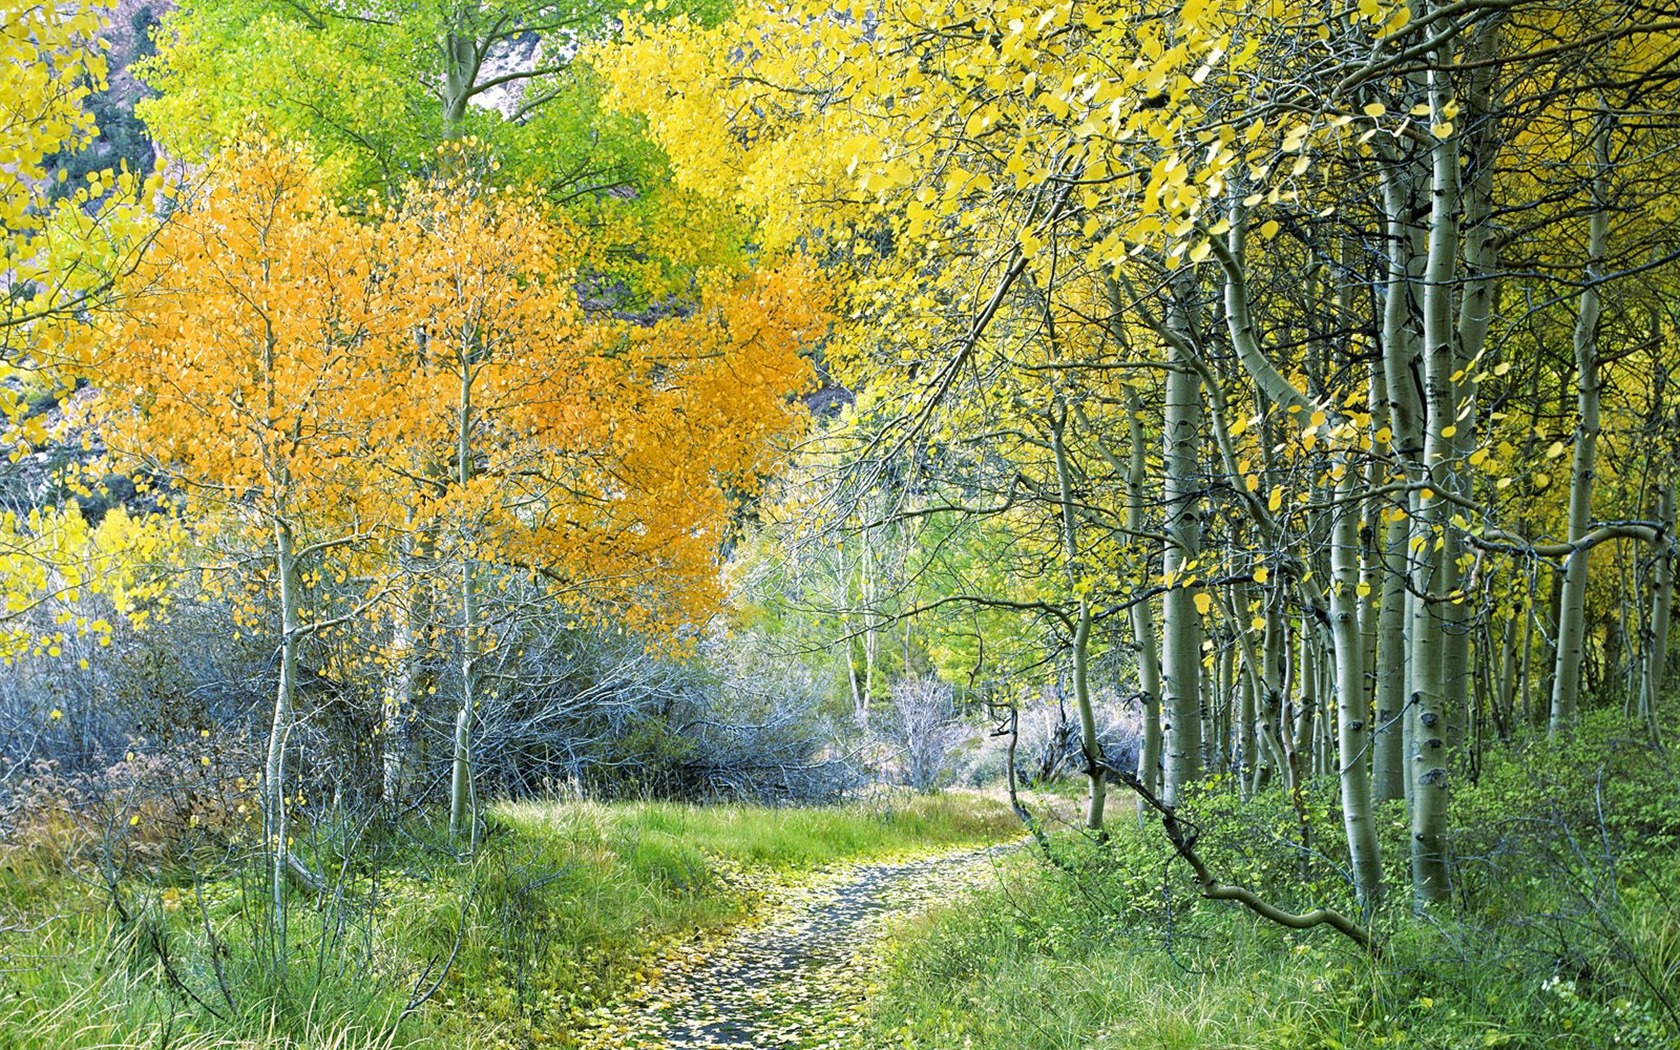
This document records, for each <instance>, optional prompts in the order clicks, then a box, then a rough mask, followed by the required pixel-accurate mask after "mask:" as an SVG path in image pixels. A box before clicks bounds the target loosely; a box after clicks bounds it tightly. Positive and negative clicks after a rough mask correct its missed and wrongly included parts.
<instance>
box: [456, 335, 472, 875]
mask: <svg viewBox="0 0 1680 1050" xmlns="http://www.w3.org/2000/svg"><path fill="white" fill-rule="evenodd" d="M461 354H462V358H461V401H460V416H459V425H460V434H459V435H458V442H459V444H458V445H457V448H456V471H455V480H456V482H457V483H458V484H459V485H460V486H461V487H462V488H463V489H465V488H466V486H467V485H468V484H470V483H471V482H472V479H473V458H472V427H473V398H472V382H473V364H472V361H471V359H470V357H469V356H468V352H467V348H466V347H463V348H462V350H461ZM460 542H461V665H460V666H461V703H460V707H459V708H458V709H457V711H456V713H455V761H454V765H453V768H452V770H451V774H450V779H449V834H450V835H451V837H459V835H460V834H461V831H462V829H463V828H465V829H468V830H469V845H470V846H471V847H473V848H476V847H477V845H478V814H477V813H476V812H474V811H473V809H474V807H473V805H472V803H473V801H474V797H475V795H474V791H473V783H472V729H473V718H474V716H475V714H476V707H477V700H478V697H477V691H478V641H479V639H478V632H479V623H478V566H477V559H476V556H475V555H474V554H473V551H472V544H471V542H470V541H469V539H468V537H467V536H465V535H463V536H462V537H461V541H460Z"/></svg>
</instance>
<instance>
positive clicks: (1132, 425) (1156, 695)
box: [1126, 387, 1161, 816]
mask: <svg viewBox="0 0 1680 1050" xmlns="http://www.w3.org/2000/svg"><path fill="white" fill-rule="evenodd" d="M1126 415H1127V429H1128V432H1129V434H1130V437H1131V455H1130V456H1129V457H1128V459H1127V464H1126V528H1127V529H1128V530H1130V531H1131V534H1132V536H1133V537H1139V536H1141V535H1142V534H1143V530H1144V517H1143V503H1144V486H1145V485H1146V484H1147V482H1148V477H1149V459H1148V457H1149V450H1148V446H1147V445H1146V444H1145V443H1144V433H1143V402H1142V401H1141V400H1140V399H1139V398H1138V395H1137V391H1136V390H1133V389H1132V388H1131V387H1127V388H1126ZM1134 542H1141V540H1134ZM1131 618H1132V638H1133V640H1134V641H1135V642H1136V643H1137V670H1138V700H1139V701H1140V702H1141V703H1142V705H1143V746H1142V748H1140V749H1139V751H1138V769H1137V775H1138V779H1139V780H1141V781H1143V786H1144V787H1146V788H1148V789H1149V790H1150V791H1152V792H1154V793H1155V794H1157V795H1159V794H1160V793H1161V653H1160V641H1159V639H1158V638H1157V637H1156V632H1155V611H1154V606H1153V605H1152V604H1151V603H1149V602H1138V603H1137V604H1136V605H1133V606H1132V610H1131ZM1137 807H1138V814H1139V815H1140V816H1141V815H1142V814H1143V813H1144V811H1145V810H1146V809H1147V808H1148V806H1147V804H1146V803H1145V802H1144V801H1143V799H1141V798H1140V799H1138V801H1137Z"/></svg>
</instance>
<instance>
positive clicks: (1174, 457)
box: [1161, 304, 1202, 806]
mask: <svg viewBox="0 0 1680 1050" xmlns="http://www.w3.org/2000/svg"><path fill="white" fill-rule="evenodd" d="M1172 309H1174V310H1175V311H1176V310H1177V309H1178V308H1177V305H1176V304H1175V305H1174V306H1173V307H1172ZM1174 343H1175V345H1173V346H1172V347H1170V349H1169V354H1170V362H1171V367H1170V368H1169V370H1168V372H1167V405H1166V427H1165V433H1164V434H1163V439H1162V442H1163V452H1164V455H1163V457H1162V458H1163V463H1164V465H1165V480H1164V486H1163V491H1164V495H1165V501H1166V533H1167V543H1166V550H1165V552H1164V555H1163V557H1162V563H1161V570H1162V573H1163V575H1164V576H1165V577H1166V579H1168V580H1169V581H1171V586H1170V587H1169V589H1168V590H1167V592H1166V594H1165V595H1164V596H1163V597H1162V600H1161V608H1162V611H1161V679H1162V704H1161V706H1162V733H1161V740H1162V750H1163V763H1162V766H1163V768H1162V778H1161V798H1162V800H1163V801H1165V802H1166V803H1167V805H1169V806H1172V805H1177V804H1178V800H1179V793H1180V791H1181V790H1182V789H1183V787H1184V786H1185V785H1186V784H1189V783H1190V782H1192V781H1194V780H1196V779H1197V778H1198V777H1200V776H1201V772H1202V770H1201V755H1202V741H1201V728H1202V712H1201V698H1202V689H1201V670H1202V621H1201V614H1200V613H1198V612H1197V611H1196V603H1195V590H1194V588H1191V587H1185V586H1183V577H1184V576H1186V575H1187V574H1188V572H1189V571H1190V570H1186V569H1185V565H1186V564H1187V563H1188V562H1191V561H1193V560H1194V559H1195V557H1196V555H1197V552H1198V551H1199V550H1200V541H1201V514H1200V508H1199V506H1198V504H1199V501H1200V481H1199V480H1198V478H1197V476H1196V475H1197V471H1198V469H1199V466H1198V464H1199V457H1198V452H1199V443H1200V440H1201V429H1202V428H1201V416H1202V411H1201V409H1202V401H1201V384H1200V381H1199V380H1198V377H1197V374H1196V371H1195V369H1194V368H1193V367H1192V366H1191V363H1190V361H1189V359H1188V353H1187V352H1186V348H1185V347H1184V346H1183V345H1182V341H1180V340H1175V341H1174Z"/></svg>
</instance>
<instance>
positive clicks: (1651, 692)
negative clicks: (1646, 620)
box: [1639, 477, 1675, 746]
mask: <svg viewBox="0 0 1680 1050" xmlns="http://www.w3.org/2000/svg"><path fill="white" fill-rule="evenodd" d="M1674 489H1675V481H1674V478H1673V477H1670V478H1669V480H1668V482H1667V483H1666V484H1664V485H1663V486H1662V488H1661V490H1660V495H1659V497H1658V500H1659V502H1658V506H1657V520H1658V521H1660V522H1662V526H1663V533H1662V537H1661V541H1660V542H1661V546H1660V547H1659V549H1658V551H1657V564H1656V570H1655V573H1656V578H1655V581H1654V586H1653V587H1652V590H1651V627H1650V639H1649V640H1648V641H1647V642H1646V646H1645V673H1644V674H1643V675H1642V676H1641V682H1640V690H1639V718H1640V721H1641V722H1643V723H1644V725H1645V731H1646V733H1647V734H1648V735H1649V736H1650V738H1651V742H1652V743H1654V744H1657V745H1659V746H1660V745H1661V744H1662V730H1661V725H1660V723H1659V722H1658V720H1657V701H1658V700H1659V699H1660V698H1661V697H1662V689H1663V684H1664V681H1665V679H1666V678H1667V676H1668V629H1669V621H1670V619H1671V617H1672V614H1673V611H1674V520H1675V496H1674Z"/></svg>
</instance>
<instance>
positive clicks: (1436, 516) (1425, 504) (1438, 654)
mask: <svg viewBox="0 0 1680 1050" xmlns="http://www.w3.org/2000/svg"><path fill="white" fill-rule="evenodd" d="M1452 59H1453V53H1452V47H1451V45H1450V44H1443V45H1442V46H1441V47H1440V48H1439V49H1438V50H1437V51H1436V54H1435V64H1434V67H1433V68H1432V69H1431V70H1430V74H1429V105H1430V110H1431V121H1432V124H1433V126H1435V127H1440V128H1446V129H1448V131H1447V134H1446V135H1445V136H1444V137H1442V138H1440V139H1438V141H1436V142H1435V144H1434V146H1433V147H1432V149H1431V150H1430V209H1429V250H1428V262H1427V265H1426V267H1425V270H1424V281H1423V343H1424V354H1423V364H1424V396H1425V408H1426V422H1425V427H1424V439H1423V461H1422V464H1421V468H1422V469H1421V470H1420V471H1419V473H1418V477H1417V480H1418V483H1419V485H1420V486H1421V488H1420V490H1419V492H1418V496H1417V512H1416V514H1415V515H1414V517H1413V523H1414V528H1413V535H1412V544H1413V546H1414V548H1415V551H1414V554H1413V567H1414V573H1415V576H1414V580H1413V588H1414V592H1415V593H1416V594H1417V595H1418V596H1419V598H1418V601H1417V603H1416V610H1415V613H1416V615H1415V616H1414V618H1413V623H1412V626H1413V631H1414V635H1413V638H1412V650H1411V651H1412V697H1411V702H1412V713H1411V717H1412V748H1413V753H1412V756H1411V761H1412V780H1413V785H1412V857H1411V861H1412V889H1413V893H1414V896H1415V898H1416V901H1417V904H1418V906H1419V907H1427V906H1428V905H1431V904H1436V903H1439V902H1442V901H1445V900H1446V899H1447V898H1448V895H1449V893H1450V890H1451V887H1450V884H1449V880H1448V869H1447V852H1446V847H1447V804H1448V799H1449V784H1448V769H1449V764H1450V757H1451V756H1450V749H1449V748H1448V747H1447V739H1446V738H1447V719H1448V718H1449V717H1451V715H1450V714H1449V712H1448V710H1447V707H1448V704H1449V703H1451V702H1453V701H1452V700H1451V699H1450V698H1449V697H1448V696H1447V695H1446V683H1445V681H1444V674H1445V670H1446V666H1445V663H1446V661H1445V656H1446V634H1445V632H1444V630H1443V620H1444V617H1443V616H1442V613H1441V611H1440V609H1439V608H1438V606H1439V605H1441V604H1443V603H1445V602H1448V601H1449V598H1448V592H1449V591H1450V589H1451V585H1452V583H1453V575H1454V573H1453V566H1452V565H1451V564H1450V559H1449V558H1448V557H1447V556H1446V532H1447V530H1448V528H1449V527H1450V525H1449V519H1450V514H1451V512H1450V509H1449V508H1450V506H1451V505H1450V504H1449V503H1448V502H1447V501H1446V499H1445V498H1444V496H1443V489H1444V488H1445V487H1446V486H1447V484H1448V483H1449V479H1448V478H1447V477H1446V476H1445V475H1446V473H1447V472H1448V471H1450V470H1451V469H1452V465H1451V463H1450V457H1451V456H1452V454H1453V448H1454V446H1453V441H1452V437H1453V433H1454V429H1453V427H1454V420H1455V418H1456V412H1455V407H1456V406H1455V401H1454V379H1453V373H1454V371H1455V369H1456V359H1457V355H1456V354H1455V352H1454V339H1455V332H1454V325H1453V315H1454V310H1453V298H1452V296H1453V282H1454V279H1455V277H1456V274H1457V262H1458V251H1459V243H1458V241H1459V237H1458V179H1459V171H1458V160H1459V150H1458V135H1457V133H1456V132H1453V131H1452V130H1451V128H1452V118H1451V117H1450V116H1448V107H1449V106H1450V105H1451V104H1452V102H1453V87H1452V82H1451V75H1450V73H1449V70H1450V69H1451V68H1452V65H1453V62H1452Z"/></svg>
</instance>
